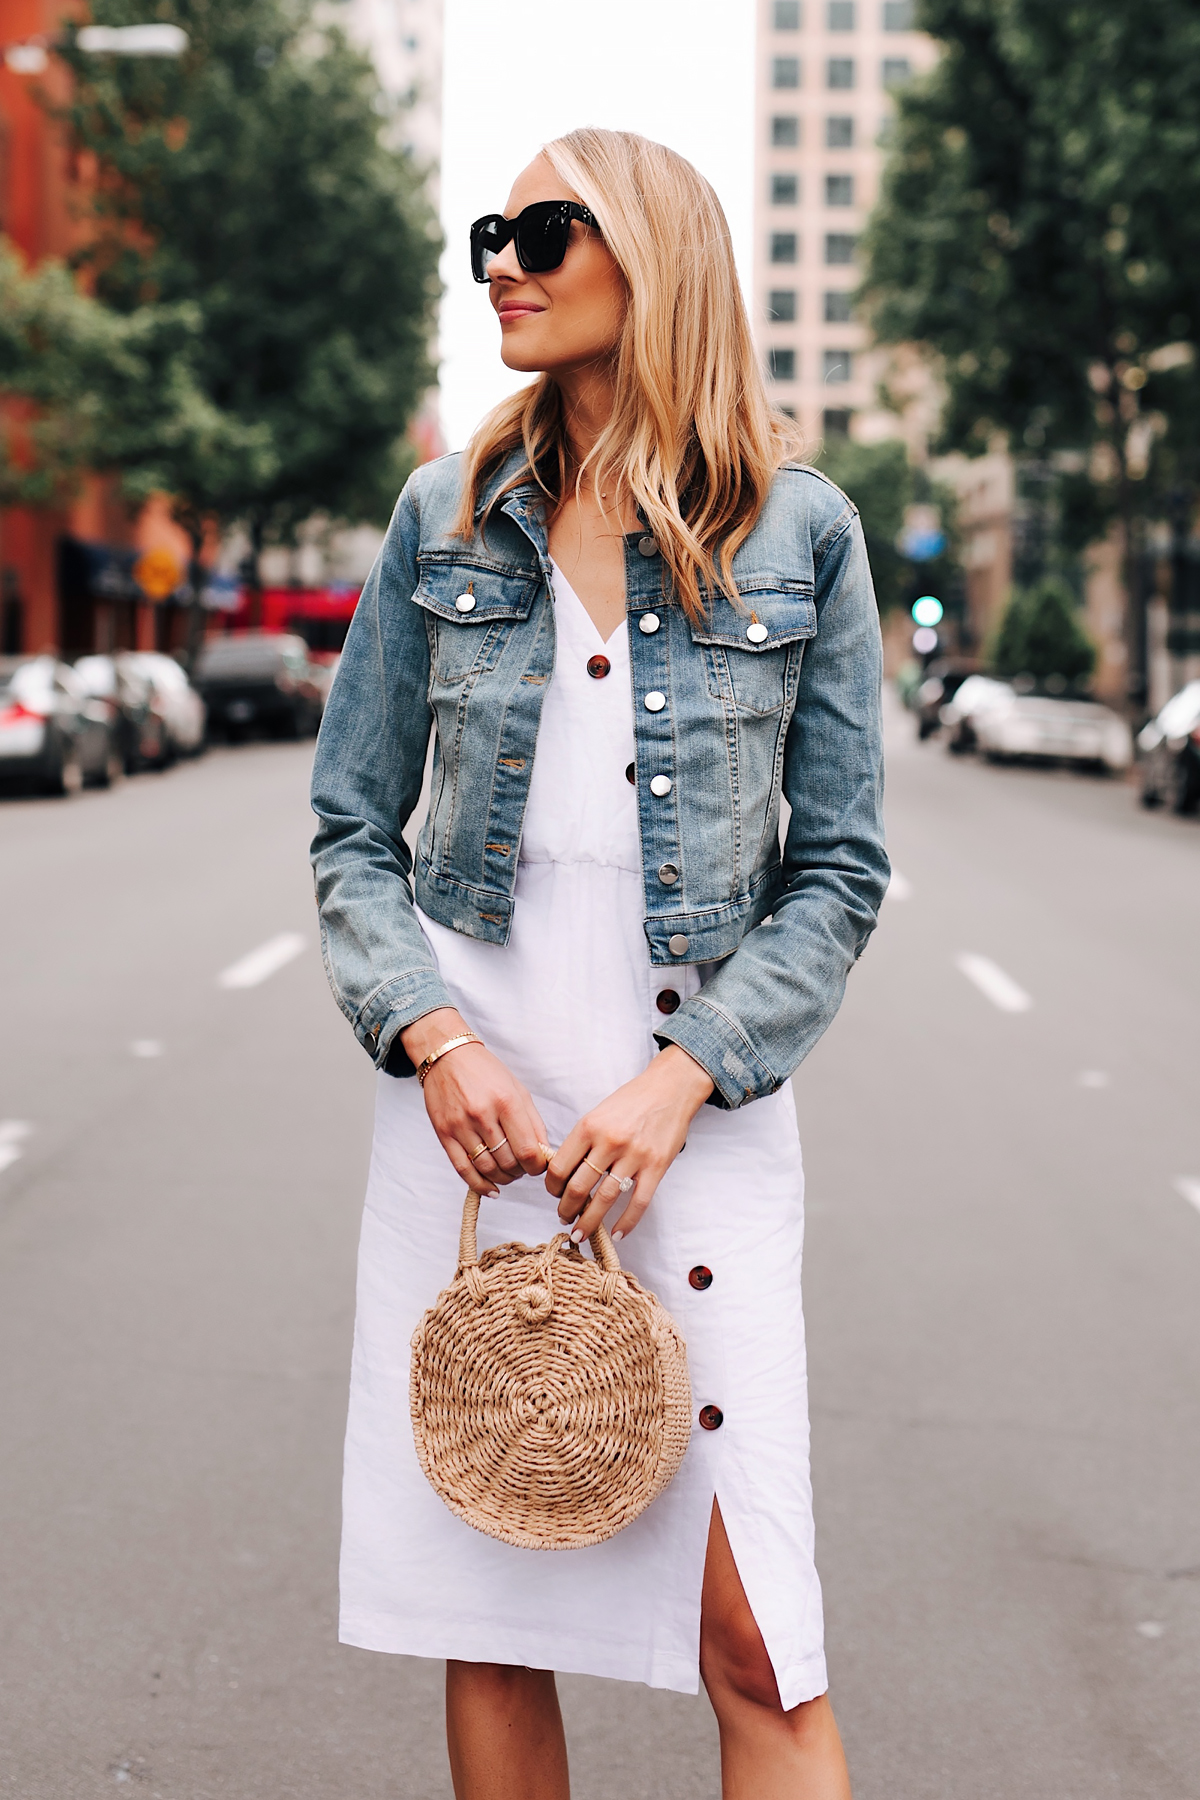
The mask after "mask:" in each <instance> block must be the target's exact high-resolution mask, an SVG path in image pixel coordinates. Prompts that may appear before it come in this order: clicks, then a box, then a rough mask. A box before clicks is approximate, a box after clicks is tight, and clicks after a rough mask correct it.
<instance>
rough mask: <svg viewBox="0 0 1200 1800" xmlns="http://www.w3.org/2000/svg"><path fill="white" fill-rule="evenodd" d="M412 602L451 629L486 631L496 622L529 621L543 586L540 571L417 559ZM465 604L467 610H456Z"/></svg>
mask: <svg viewBox="0 0 1200 1800" xmlns="http://www.w3.org/2000/svg"><path fill="white" fill-rule="evenodd" d="M417 570H418V579H417V588H416V592H415V593H414V594H413V599H414V600H415V601H416V603H417V605H418V606H420V607H423V608H424V610H425V611H426V612H429V613H433V614H434V615H435V617H437V618H439V619H444V620H445V621H446V622H447V624H453V625H490V624H492V623H493V622H494V621H495V620H497V619H527V618H528V617H529V612H530V608H531V607H532V605H533V603H534V600H535V599H536V598H537V593H538V589H539V588H540V587H541V586H542V576H541V571H540V570H538V569H536V568H535V569H504V568H497V567H496V566H495V565H489V564H488V563H486V562H482V561H477V560H476V559H474V558H473V557H471V556H470V554H469V553H468V554H467V555H465V556H461V555H455V554H453V553H450V554H448V555H445V556H429V555H428V554H425V555H421V556H418V558H417ZM460 599H469V600H470V601H471V602H472V604H471V605H470V606H460V605H459V604H458V602H459V600H460Z"/></svg>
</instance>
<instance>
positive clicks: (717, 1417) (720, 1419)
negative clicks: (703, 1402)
mask: <svg viewBox="0 0 1200 1800" xmlns="http://www.w3.org/2000/svg"><path fill="white" fill-rule="evenodd" d="M724 1423H725V1414H724V1413H723V1412H722V1411H721V1409H720V1407H719V1406H702V1407H701V1408H700V1425H701V1429H702V1430H704V1431H720V1429H721V1427H722V1425H723V1424H724Z"/></svg>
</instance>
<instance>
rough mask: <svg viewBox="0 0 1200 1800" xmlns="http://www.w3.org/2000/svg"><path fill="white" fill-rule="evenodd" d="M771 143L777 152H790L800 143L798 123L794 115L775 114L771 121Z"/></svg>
mask: <svg viewBox="0 0 1200 1800" xmlns="http://www.w3.org/2000/svg"><path fill="white" fill-rule="evenodd" d="M771 142H772V144H774V146H775V148H776V149H777V150H792V149H794V148H795V146H796V145H797V144H798V143H799V142H800V121H799V119H798V118H797V117H796V115H795V113H791V114H789V115H787V116H784V115H782V114H777V115H776V117H775V118H773V119H772V120H771Z"/></svg>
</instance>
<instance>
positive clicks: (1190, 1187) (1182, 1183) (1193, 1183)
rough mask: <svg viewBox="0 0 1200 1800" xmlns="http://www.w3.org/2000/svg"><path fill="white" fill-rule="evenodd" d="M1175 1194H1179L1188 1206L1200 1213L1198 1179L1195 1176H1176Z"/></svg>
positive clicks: (1199, 1182)
mask: <svg viewBox="0 0 1200 1800" xmlns="http://www.w3.org/2000/svg"><path fill="white" fill-rule="evenodd" d="M1175 1192H1176V1193H1177V1194H1181V1195H1182V1196H1183V1198H1184V1199H1185V1200H1186V1201H1187V1202H1188V1204H1189V1205H1190V1206H1194V1207H1195V1209H1196V1211H1197V1212H1200V1177H1198V1176H1195V1175H1177V1176H1176V1177H1175Z"/></svg>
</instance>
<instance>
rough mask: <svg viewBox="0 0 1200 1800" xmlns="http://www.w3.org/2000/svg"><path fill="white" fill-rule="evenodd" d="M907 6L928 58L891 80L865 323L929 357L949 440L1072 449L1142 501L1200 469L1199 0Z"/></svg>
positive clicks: (1117, 494)
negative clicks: (892, 99)
mask: <svg viewBox="0 0 1200 1800" xmlns="http://www.w3.org/2000/svg"><path fill="white" fill-rule="evenodd" d="M918 23H919V25H920V26H921V27H922V28H923V29H924V30H926V31H928V32H930V33H931V34H932V35H933V37H934V38H935V39H937V41H938V43H939V46H940V49H941V53H942V54H941V57H940V59H939V61H938V63H937V65H936V67H935V68H934V69H933V71H932V72H931V74H930V75H928V76H927V77H925V78H924V79H923V80H922V81H919V82H916V83H913V84H912V85H911V86H910V87H909V88H908V89H907V90H905V91H904V92H903V93H902V94H901V96H900V97H899V102H898V112H897V118H896V123H895V136H894V141H893V148H892V151H891V155H890V158H889V161H888V164H887V167H886V171H885V176H884V183H883V192H882V198H881V202H880V205H879V207H878V209H877V211H876V213H875V215H874V217H873V218H872V220H871V222H870V225H869V227H868V230H867V233H866V236H865V239H864V246H863V247H864V254H865V275H864V281H863V288H862V298H863V301H864V302H865V305H866V307H867V310H868V313H869V316H870V318H871V321H872V324H873V327H874V330H875V332H876V334H877V335H878V336H879V338H880V339H882V340H883V341H886V342H916V343H918V344H921V345H923V346H924V347H925V348H926V350H927V351H928V352H929V353H930V355H931V356H932V357H933V358H934V359H935V360H936V363H937V367H938V369H939V372H940V374H941V376H942V378H943V380H944V382H945V387H946V393H947V402H946V409H945V414H944V420H943V433H944V444H945V446H946V447H947V448H957V449H964V450H967V451H972V450H976V451H977V450H983V449H985V448H986V447H987V445H988V443H989V441H990V440H991V439H992V438H993V437H994V435H995V434H996V432H997V431H999V432H1002V433H1005V434H1007V437H1008V440H1009V442H1010V444H1011V445H1012V447H1013V448H1014V449H1015V450H1016V451H1017V453H1018V454H1020V453H1021V452H1022V451H1025V452H1026V453H1028V452H1029V451H1033V452H1035V453H1036V454H1038V455H1045V454H1047V453H1049V452H1051V451H1054V450H1075V451H1080V450H1082V451H1084V452H1085V454H1086V455H1087V457H1088V459H1089V462H1088V467H1089V470H1090V474H1091V477H1092V479H1093V482H1094V483H1095V482H1098V483H1099V484H1100V486H1101V488H1102V489H1103V490H1104V493H1105V496H1106V499H1105V505H1106V507H1107V509H1108V516H1111V509H1112V506H1113V505H1120V506H1121V507H1122V510H1124V511H1125V512H1127V513H1129V512H1131V511H1137V510H1141V511H1145V510H1147V509H1148V508H1150V507H1152V506H1153V505H1154V504H1155V496H1154V490H1155V488H1156V487H1157V488H1159V489H1161V487H1162V486H1163V485H1166V484H1172V483H1174V484H1177V483H1178V482H1180V481H1194V480H1195V479H1196V476H1197V473H1198V472H1200V426H1198V423H1197V421H1198V418H1200V408H1198V405H1197V402H1198V401H1200V380H1198V376H1197V368H1196V359H1195V349H1194V345H1195V340H1196V336H1197V331H1198V329H1200V234H1197V232H1196V230H1195V223H1194V221H1195V219H1196V217H1197V215H1198V213H1200V9H1198V8H1197V7H1196V5H1195V4H1194V0H1064V3H1063V4H1047V0H921V3H920V5H919V7H918ZM1130 484H1133V487H1132V488H1131V486H1130ZM1083 510H1084V513H1086V510H1087V509H1086V508H1084V509H1083ZM1100 512H1101V514H1103V513H1104V508H1101V509H1100ZM1094 523H1095V524H1096V525H1097V527H1098V528H1100V529H1102V517H1097V518H1096V519H1095V520H1094Z"/></svg>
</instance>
